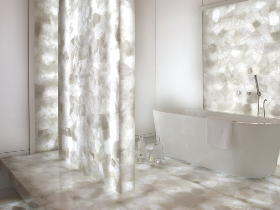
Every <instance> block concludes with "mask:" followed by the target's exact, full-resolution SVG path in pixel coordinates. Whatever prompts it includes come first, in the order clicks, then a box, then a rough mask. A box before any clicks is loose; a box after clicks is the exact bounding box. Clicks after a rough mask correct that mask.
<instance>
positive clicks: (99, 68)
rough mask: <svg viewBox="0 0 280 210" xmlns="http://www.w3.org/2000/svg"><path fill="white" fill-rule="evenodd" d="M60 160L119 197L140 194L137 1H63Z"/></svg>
mask: <svg viewBox="0 0 280 210" xmlns="http://www.w3.org/2000/svg"><path fill="white" fill-rule="evenodd" d="M59 10H60V11H59V38H58V43H59V53H58V54H59V87H58V92H59V99H58V101H59V105H58V107H59V108H58V110H59V143H60V156H61V157H62V158H64V159H66V161H67V162H69V163H70V164H72V165H73V166H75V167H77V168H80V169H82V170H83V171H84V172H85V173H87V174H89V175H91V176H92V177H93V178H95V179H96V180H102V181H103V182H105V184H106V185H107V186H109V187H111V188H112V189H113V190H116V191H117V192H119V193H122V192H126V191H129V190H132V189H134V144H135V141H134V136H135V129H134V128H135V123H134V54H135V50H134V1H133V0H102V1H99V0H83V1H81V0H61V1H60V6H59Z"/></svg>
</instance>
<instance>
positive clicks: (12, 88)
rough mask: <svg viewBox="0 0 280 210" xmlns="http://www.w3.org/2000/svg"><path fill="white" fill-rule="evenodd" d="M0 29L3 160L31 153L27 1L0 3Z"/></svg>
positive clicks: (0, 153)
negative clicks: (15, 155) (14, 155)
mask: <svg viewBox="0 0 280 210" xmlns="http://www.w3.org/2000/svg"><path fill="white" fill-rule="evenodd" d="M0 28H1V30H0V46H1V48H0V75H1V77H0V157H4V156H10V155H13V154H28V153H29V116H28V0H9V1H7V0H0Z"/></svg>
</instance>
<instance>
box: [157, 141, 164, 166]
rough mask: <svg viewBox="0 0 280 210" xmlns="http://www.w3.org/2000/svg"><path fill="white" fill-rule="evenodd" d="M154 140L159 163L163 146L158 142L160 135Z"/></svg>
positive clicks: (162, 156) (162, 158)
mask: <svg viewBox="0 0 280 210" xmlns="http://www.w3.org/2000/svg"><path fill="white" fill-rule="evenodd" d="M156 140H157V143H156V152H157V163H161V162H162V161H163V160H164V154H163V146H162V144H161V142H160V137H156Z"/></svg>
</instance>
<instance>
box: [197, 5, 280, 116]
mask: <svg viewBox="0 0 280 210" xmlns="http://www.w3.org/2000/svg"><path fill="white" fill-rule="evenodd" d="M279 17H280V1H279V0H262V1H258V0H249V1H245V2H241V3H237V4H232V5H228V6H223V7H219V8H214V9H209V10H206V11H204V12H203V56H204V109H206V110H212V111H221V112H229V113H240V114H250V115H257V94H256V88H255V81H254V74H256V75H258V80H259V86H260V92H261V93H262V96H261V98H260V103H261V111H260V115H261V116H262V115H263V110H262V102H263V100H264V99H267V100H268V101H267V102H266V116H268V117H276V118H279V117H280V67H279V64H280V22H279ZM237 91H241V95H238V94H237ZM246 92H251V93H252V95H246Z"/></svg>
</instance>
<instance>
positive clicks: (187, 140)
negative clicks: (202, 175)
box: [153, 108, 280, 178]
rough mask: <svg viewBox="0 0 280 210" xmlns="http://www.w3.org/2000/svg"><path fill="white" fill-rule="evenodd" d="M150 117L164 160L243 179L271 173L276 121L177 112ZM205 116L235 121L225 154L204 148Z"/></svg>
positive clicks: (278, 136) (278, 144)
mask: <svg viewBox="0 0 280 210" xmlns="http://www.w3.org/2000/svg"><path fill="white" fill-rule="evenodd" d="M153 114H154V121H155V128H156V134H157V136H159V137H161V141H162V144H163V148H164V154H165V155H167V156H171V157H174V158H177V159H181V160H183V161H187V162H189V163H193V164H196V165H199V166H203V167H205V168H209V169H212V170H216V171H220V172H224V173H226V174H230V175H233V176H240V177H246V178H262V177H267V176H270V175H272V174H274V172H275V169H276V165H277V159H278V154H279V148H280V120H276V119H268V118H266V119H264V118H257V117H253V116H246V115H236V114H227V113H220V112H211V111H204V110H195V109H178V108H163V109H155V110H154V111H153ZM208 116H214V117H221V118H225V119H233V120H235V121H237V122H234V123H233V127H232V139H231V147H230V149H229V150H224V149H220V148H216V147H212V146H209V145H207V143H206V132H207V129H206V121H207V119H206V118H207V117H208ZM258 123H260V124H258ZM264 123H265V124H264Z"/></svg>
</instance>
